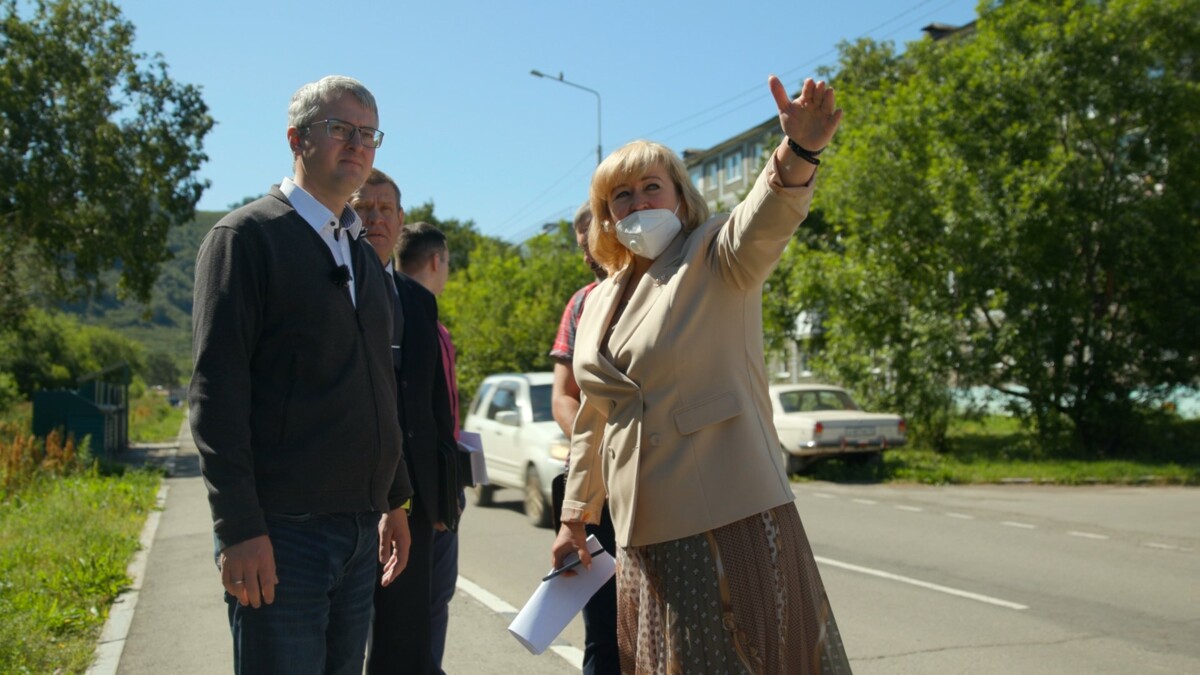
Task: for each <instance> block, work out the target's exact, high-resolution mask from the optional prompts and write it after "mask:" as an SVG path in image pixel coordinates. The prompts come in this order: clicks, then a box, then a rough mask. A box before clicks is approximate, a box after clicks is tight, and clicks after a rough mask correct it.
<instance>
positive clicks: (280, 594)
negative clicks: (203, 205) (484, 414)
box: [188, 76, 412, 675]
mask: <svg viewBox="0 0 1200 675" xmlns="http://www.w3.org/2000/svg"><path fill="white" fill-rule="evenodd" d="M378 126H379V118H378V112H377V109H376V105H375V98H374V97H373V96H372V95H371V92H370V91H368V90H367V89H366V87H364V86H363V85H362V84H361V83H360V82H358V81H356V80H353V79H350V78H346V77H338V76H331V77H326V78H323V79H321V80H319V81H317V82H313V83H310V84H306V85H304V86H303V87H301V88H300V89H299V90H298V91H297V92H296V93H295V94H294V95H293V96H292V101H291V104H290V106H289V107H288V129H287V139H288V144H289V145H290V147H291V151H292V158H293V169H294V172H295V175H294V176H293V177H292V178H290V179H289V178H285V179H283V181H282V182H281V184H280V185H278V186H274V187H272V188H271V190H270V192H269V193H268V194H267V195H266V196H265V197H263V198H261V199H258V200H256V201H254V202H252V203H250V204H247V205H246V206H243V207H241V208H239V209H237V210H235V211H233V212H232V213H230V214H228V215H226V216H225V217H224V218H222V219H221V220H220V222H218V223H217V224H216V225H215V226H214V227H213V229H212V231H210V232H209V233H208V235H207V236H206V237H205V240H204V243H203V244H202V245H201V247H200V252H199V254H198V255H197V258H196V285H195V302H194V306H193V327H194V328H193V343H192V350H193V357H194V362H195V368H194V371H193V374H192V381H191V387H190V390H189V392H188V398H189V404H190V407H191V425H192V434H193V437H194V438H195V440H196V446H197V448H198V449H199V451H200V458H201V469H202V472H203V474H204V479H205V483H206V484H207V486H208V491H209V504H210V506H211V509H212V514H213V523H214V526H213V529H214V533H215V548H216V551H217V560H218V566H219V567H220V571H221V582H222V584H223V585H224V588H225V601H226V603H227V605H228V613H229V622H230V628H231V631H232V635H233V646H234V649H233V652H234V670H235V672H238V673H347V674H349V673H354V674H355V675H358V674H359V673H361V672H362V666H363V655H364V651H365V647H366V639H367V631H368V626H369V624H370V619H371V605H372V598H373V594H374V586H375V573H376V562H375V561H376V560H377V559H378V560H379V561H380V562H381V563H383V564H384V565H385V574H384V579H383V581H384V583H390V581H391V580H392V579H394V578H395V577H396V576H397V575H399V573H400V572H401V571H402V570H403V569H404V566H405V565H406V564H407V559H408V548H409V532H408V524H407V518H406V517H404V511H403V506H404V505H405V504H406V503H407V501H408V500H409V498H410V497H411V495H412V486H411V484H410V482H409V477H408V473H407V471H406V469H405V466H404V463H403V461H401V459H402V456H401V435H400V428H399V425H398V424H397V420H396V412H395V411H396V392H395V381H394V376H393V374H392V370H391V369H392V358H391V345H392V332H393V307H394V303H393V296H392V292H393V289H392V287H391V285H390V284H389V283H387V282H389V280H388V279H387V278H386V277H385V276H384V271H383V268H382V266H381V265H380V264H379V259H378V258H377V257H376V255H375V252H374V251H373V250H372V248H371V246H370V245H369V244H368V243H367V242H366V241H364V240H362V239H360V238H359V234H360V232H361V230H362V222H361V220H360V219H359V218H358V216H357V214H355V212H354V210H353V209H351V208H350V206H349V205H348V204H347V202H348V201H349V198H350V195H351V193H353V192H354V190H355V189H357V188H358V187H359V186H360V185H361V184H362V183H363V181H364V180H365V179H366V178H367V175H368V174H369V173H370V171H371V168H372V166H373V164H374V160H375V150H376V148H378V147H379V145H380V144H381V143H382V141H383V133H382V132H380V131H379V130H378Z"/></svg>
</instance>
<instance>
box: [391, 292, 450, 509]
mask: <svg viewBox="0 0 1200 675" xmlns="http://www.w3.org/2000/svg"><path fill="white" fill-rule="evenodd" d="M393 276H394V278H395V280H396V293H397V302H398V304H399V307H397V311H398V312H403V317H404V319H403V321H404V329H403V330H404V335H403V337H402V338H401V341H400V350H399V354H397V353H396V352H397V350H392V355H393V357H394V359H393V366H394V367H395V370H396V409H397V412H398V415H399V419H400V428H401V430H402V431H403V434H404V459H405V461H406V462H407V463H408V473H409V475H410V476H411V478H412V484H413V490H414V492H415V495H414V498H413V501H414V507H416V508H420V509H422V510H423V511H422V512H423V513H425V514H426V515H427V517H428V518H429V520H430V521H432V522H437V521H440V520H442V517H441V514H439V513H438V508H437V505H438V502H437V496H438V491H437V486H438V485H439V482H438V480H439V477H438V443H440V442H449V443H450V444H452V445H453V443H454V429H453V424H454V423H453V421H452V417H451V413H450V394H449V391H448V389H447V386H446V378H445V375H444V374H443V369H442V356H441V354H442V352H441V349H440V348H439V345H438V327H437V321H438V308H437V298H435V297H434V295H433V293H430V292H429V290H428V289H426V288H425V287H424V286H422V285H421V284H420V283H418V282H417V281H415V280H413V279H412V278H411V277H409V276H407V275H405V274H404V273H402V272H394V273H393ZM397 360H398V361H399V363H396V361H397Z"/></svg>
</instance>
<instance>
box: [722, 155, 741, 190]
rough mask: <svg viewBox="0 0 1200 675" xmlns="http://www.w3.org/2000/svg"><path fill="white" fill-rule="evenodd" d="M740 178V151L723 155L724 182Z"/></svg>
mask: <svg viewBox="0 0 1200 675" xmlns="http://www.w3.org/2000/svg"><path fill="white" fill-rule="evenodd" d="M741 179H742V151H741V150H738V151H737V152H733V153H730V154H728V155H726V156H725V182H726V183H732V182H734V181H739V180H741Z"/></svg>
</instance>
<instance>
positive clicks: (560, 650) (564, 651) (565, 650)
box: [550, 644, 583, 670]
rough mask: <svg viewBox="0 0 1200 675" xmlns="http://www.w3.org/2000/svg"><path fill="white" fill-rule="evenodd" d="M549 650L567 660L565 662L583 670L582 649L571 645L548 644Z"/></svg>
mask: <svg viewBox="0 0 1200 675" xmlns="http://www.w3.org/2000/svg"><path fill="white" fill-rule="evenodd" d="M550 651H552V652H554V653H555V654H558V655H559V656H561V657H563V658H564V659H566V660H567V663H570V664H571V665H573V666H575V667H576V668H578V669H580V670H583V650H582V649H580V648H578V647H572V646H571V645H567V644H562V645H550Z"/></svg>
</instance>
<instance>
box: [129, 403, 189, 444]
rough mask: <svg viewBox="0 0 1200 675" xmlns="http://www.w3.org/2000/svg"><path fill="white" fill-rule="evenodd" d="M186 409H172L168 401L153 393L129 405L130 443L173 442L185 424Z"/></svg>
mask: <svg viewBox="0 0 1200 675" xmlns="http://www.w3.org/2000/svg"><path fill="white" fill-rule="evenodd" d="M183 415H184V408H183V407H182V406H180V407H178V408H173V407H171V405H170V404H168V403H167V399H166V398H164V397H163V396H161V395H159V394H156V393H154V392H152V391H147V392H146V393H145V394H144V395H143V396H141V397H140V398H138V399H136V400H134V401H131V402H130V403H129V442H130V443H158V442H162V441H173V440H175V438H176V437H178V436H179V427H180V425H182V424H183Z"/></svg>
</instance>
